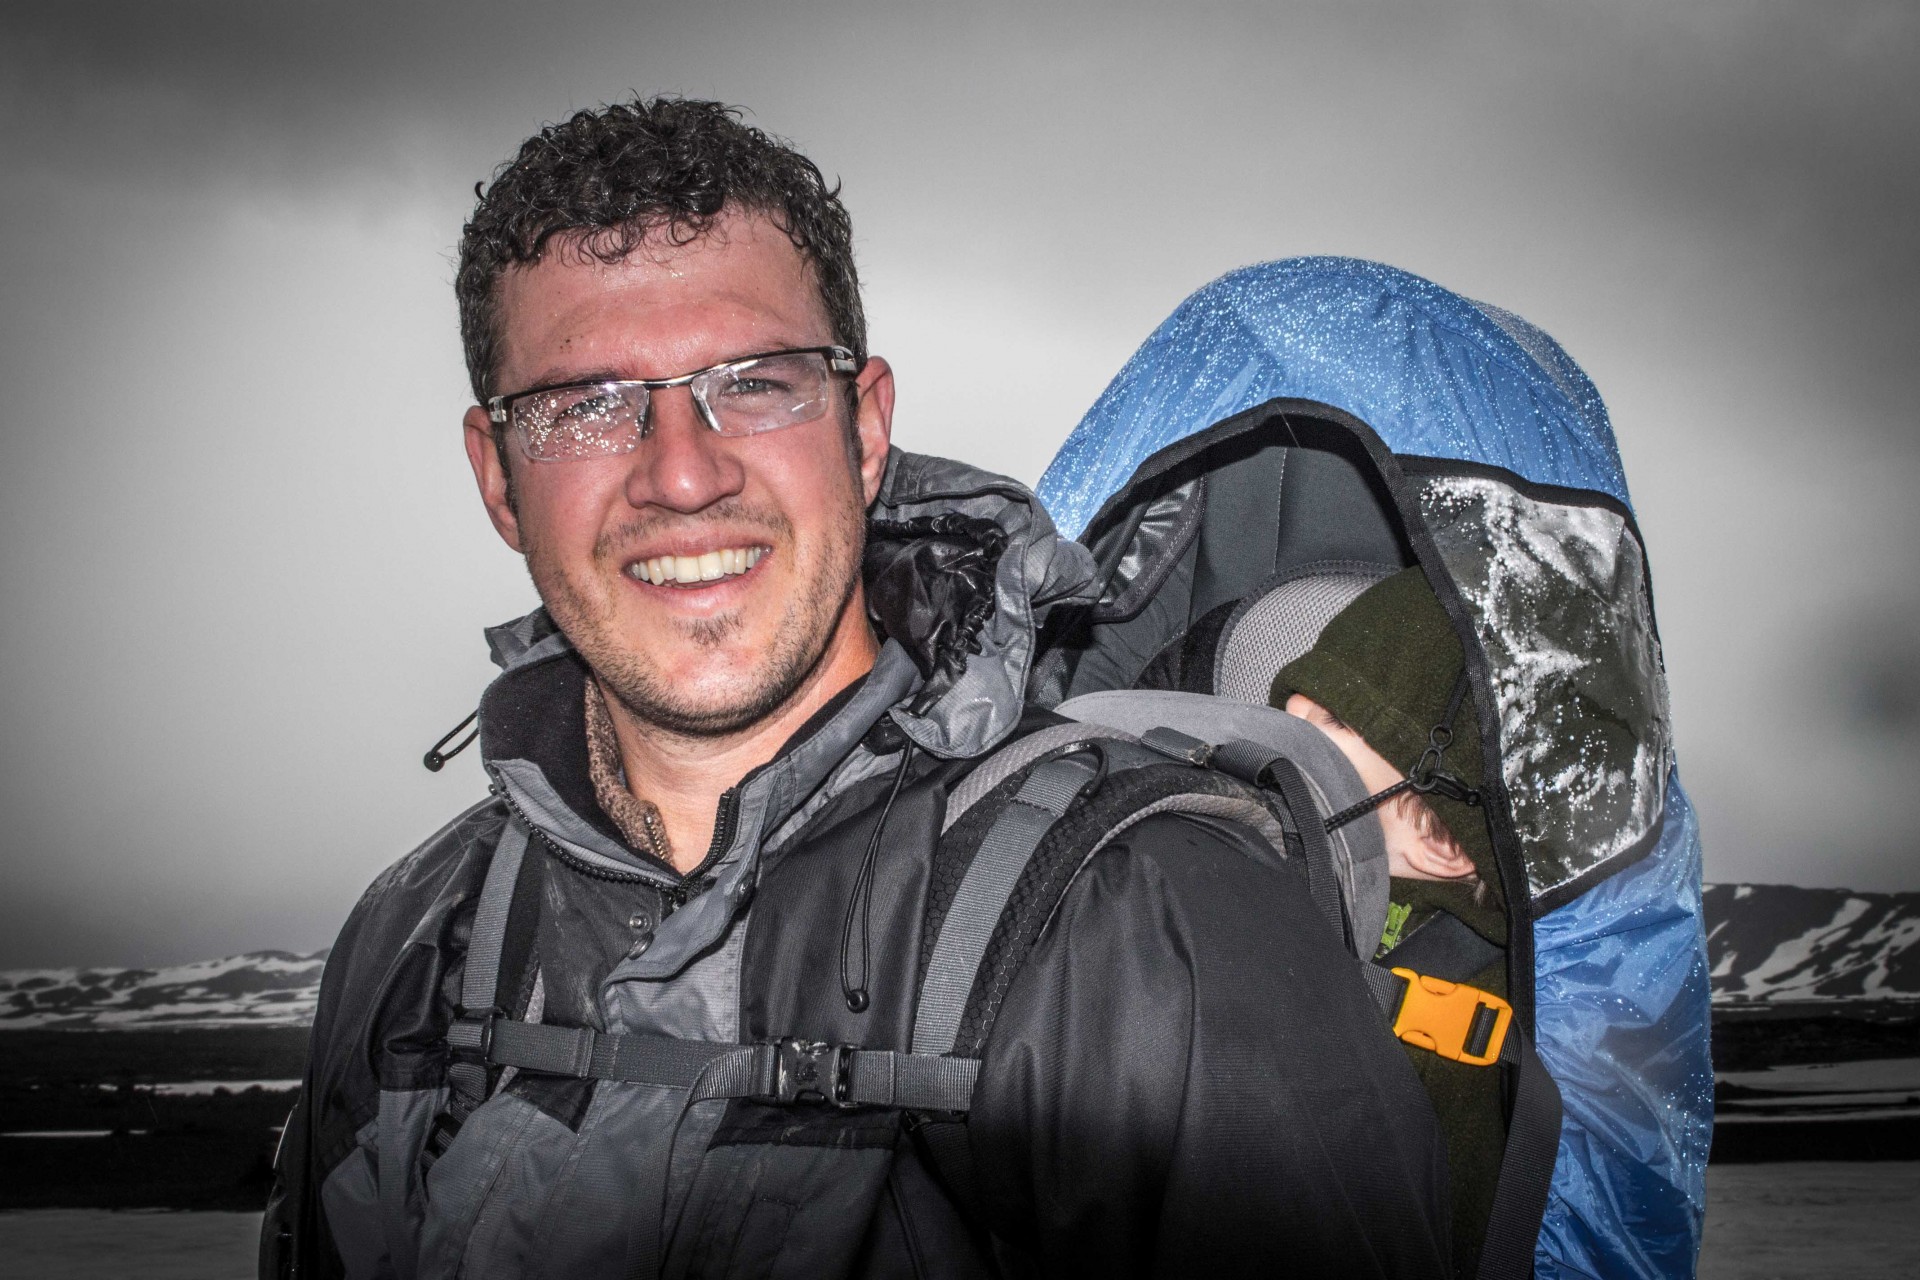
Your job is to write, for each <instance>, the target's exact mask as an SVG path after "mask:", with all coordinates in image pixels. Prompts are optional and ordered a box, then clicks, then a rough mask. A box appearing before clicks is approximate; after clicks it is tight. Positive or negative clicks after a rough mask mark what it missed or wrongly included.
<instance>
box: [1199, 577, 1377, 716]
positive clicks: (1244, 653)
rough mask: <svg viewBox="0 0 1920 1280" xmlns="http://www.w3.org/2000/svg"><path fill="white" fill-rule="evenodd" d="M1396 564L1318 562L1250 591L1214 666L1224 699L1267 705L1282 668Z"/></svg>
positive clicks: (1216, 683) (1223, 634)
mask: <svg viewBox="0 0 1920 1280" xmlns="http://www.w3.org/2000/svg"><path fill="white" fill-rule="evenodd" d="M1396 572H1398V568H1397V566H1394V565H1384V564H1373V563H1371V562H1369V561H1365V560H1317V561H1315V562H1313V563H1312V564H1303V565H1300V566H1298V567H1296V568H1293V569H1287V570H1284V571H1283V572H1281V573H1278V574H1276V575H1274V576H1273V577H1272V578H1269V579H1268V580H1267V581H1265V582H1263V583H1261V584H1260V585H1259V586H1258V587H1256V588H1254V589H1253V590H1252V591H1250V592H1248V593H1247V595H1246V597H1245V598H1244V600H1243V601H1242V602H1241V605H1240V607H1239V608H1238V609H1236V610H1235V611H1234V613H1233V616H1232V617H1230V618H1228V619H1227V625H1226V626H1225V628H1223V629H1222V631H1221V635H1220V647H1219V649H1218V650H1217V651H1216V653H1217V656H1216V657H1215V659H1214V667H1213V687H1214V690H1215V691H1216V692H1217V693H1218V694H1219V695H1220V696H1221V697H1223V698H1231V699H1233V700H1234V701H1235V702H1252V703H1256V704H1258V705H1260V706H1265V705H1266V702H1267V694H1268V692H1269V691H1270V690H1271V689H1272V688H1273V678H1274V677H1275V676H1276V675H1278V674H1280V668H1282V667H1284V666H1286V665H1287V664H1288V663H1289V662H1292V661H1293V660H1294V659H1295V658H1297V657H1299V656H1300V655H1301V654H1303V653H1305V652H1306V651H1307V650H1309V649H1311V648H1313V645H1314V641H1316V640H1318V639H1319V638H1320V632H1321V631H1322V630H1324V629H1325V628H1326V625H1327V624H1328V623H1329V622H1332V621H1333V619H1334V616H1335V615H1336V614H1338V613H1339V612H1340V611H1341V610H1342V609H1345V608H1346V607H1347V606H1348V605H1350V604H1352V603H1353V602H1354V601H1355V600H1357V599H1358V598H1359V597H1360V593H1361V592H1363V591H1365V590H1366V589H1367V588H1368V587H1370V586H1372V585H1373V584H1374V583H1376V582H1378V581H1380V580H1381V579H1382V578H1385V577H1388V576H1390V575H1392V574H1394V573H1396Z"/></svg>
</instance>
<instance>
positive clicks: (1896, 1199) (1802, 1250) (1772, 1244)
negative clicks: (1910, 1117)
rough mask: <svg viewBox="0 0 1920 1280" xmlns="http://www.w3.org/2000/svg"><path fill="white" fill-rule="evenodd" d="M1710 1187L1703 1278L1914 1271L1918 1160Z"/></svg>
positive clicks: (144, 1243) (4, 1230) (115, 1267)
mask: <svg viewBox="0 0 1920 1280" xmlns="http://www.w3.org/2000/svg"><path fill="white" fill-rule="evenodd" d="M1707 1187H1708V1195H1709V1197H1710V1199H1709V1205H1710V1207H1709V1209H1708V1212H1707V1242H1706V1248H1705V1249H1704V1250H1703V1252H1702V1256H1701V1259H1700V1275H1701V1276H1702V1277H1703V1280H1772V1278H1773V1277H1801V1276H1806V1277H1828V1276H1846V1277H1848V1280H1879V1278H1880V1277H1896V1276H1897V1277H1901V1278H1902V1280H1905V1278H1906V1277H1910V1276H1912V1275H1914V1274H1915V1270H1916V1260H1920V1219H1917V1218H1916V1216H1915V1213H1914V1209H1915V1207H1916V1206H1920V1162H1913V1163H1895V1164H1887V1163H1861V1164H1737V1165H1714V1166H1713V1167H1712V1168H1710V1169H1709V1170H1708V1171H1707ZM259 1231H260V1215H259V1214H256V1213H110V1212H107V1211H105V1210H96V1209H43V1210H35V1211H32V1212H26V1213H0V1240H4V1242H5V1244H4V1247H3V1248H0V1280H43V1277H47V1276H61V1277H65V1278H67V1280H109V1278H112V1280H118V1278H119V1277H121V1276H125V1275H128V1274H138V1275H140V1276H142V1277H143V1278H145V1280H247V1278H248V1277H251V1276H252V1275H253V1274H254V1267H255V1253H254V1250H255V1241H256V1240H257V1239H258V1238H259ZM136 1260H137V1263H138V1265H137V1266H130V1264H131V1263H134V1262H135V1261H136Z"/></svg>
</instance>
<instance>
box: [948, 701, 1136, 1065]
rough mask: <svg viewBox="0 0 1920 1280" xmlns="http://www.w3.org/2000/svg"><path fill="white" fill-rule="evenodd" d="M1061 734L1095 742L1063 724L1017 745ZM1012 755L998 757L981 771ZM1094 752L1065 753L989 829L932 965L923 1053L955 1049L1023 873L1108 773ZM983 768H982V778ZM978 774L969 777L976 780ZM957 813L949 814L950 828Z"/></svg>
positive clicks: (1037, 772)
mask: <svg viewBox="0 0 1920 1280" xmlns="http://www.w3.org/2000/svg"><path fill="white" fill-rule="evenodd" d="M1059 729H1070V730H1073V731H1074V736H1071V737H1068V738H1067V739H1066V743H1071V742H1073V741H1075V740H1076V739H1078V740H1084V739H1085V738H1086V737H1087V733H1086V726H1084V725H1078V724H1073V725H1055V726H1053V728H1052V729H1042V730H1041V731H1040V732H1039V733H1035V734H1031V735H1029V736H1028V737H1026V738H1022V739H1021V740H1020V742H1019V743H1016V744H1015V747H1020V746H1022V745H1023V744H1025V743H1028V742H1031V741H1032V740H1033V739H1034V738H1038V737H1042V736H1052V737H1054V738H1058V737H1059V735H1058V734H1057V733H1055V732H1054V731H1055V730H1059ZM1055 745H1065V744H1064V743H1055ZM1009 753H1010V752H1000V753H996V755H995V756H994V757H990V758H989V759H988V761H987V762H986V763H984V764H982V766H981V769H985V768H987V767H988V766H989V765H992V764H993V763H994V761H995V760H997V759H998V757H999V756H1000V755H1005V754H1009ZM1089 754H1091V753H1082V754H1073V755H1066V756H1060V757H1058V758H1056V759H1053V760H1048V761H1046V762H1045V763H1043V764H1041V765H1040V766H1039V767H1037V768H1036V769H1034V771H1033V772H1032V773H1031V774H1029V775H1028V776H1027V780H1026V781H1025V782H1024V783H1022V784H1021V787H1020V790H1019V791H1018V792H1017V793H1016V794H1015V795H1014V797H1013V800H1012V802H1011V803H1010V804H1008V805H1007V807H1006V808H1005V809H1003V810H1002V811H1001V812H1000V816H999V817H998V818H996V819H995V820H994V823H993V826H992V827H990V828H989V829H988V831H987V836H986V839H985V840H983V841H982V842H981V844H980V851H979V852H978V853H976V854H975V855H974V857H973V861H972V862H971V863H969V864H968V866H967V872H966V875H965V876H963V877H962V878H961V881H960V888H959V890H958V891H957V892H956V893H955V894H954V898H953V904H952V905H951V906H950V907H948V909H947V917H946V919H945V921H943V922H942V924H941V926H940V936H939V939H938V940H937V941H936V942H935V943H934V947H933V957H932V959H931V960H930V961H929V962H928V964H927V974H926V978H925V979H924V980H923V981H922V983H921V986H920V999H919V1002H918V1005H917V1007H916V1008H915V1011H914V1016H913V1051H914V1052H915V1053H951V1052H953V1044H954V1038H955V1036H956V1035H957V1034H958V1033H959V1030H960V1017H961V1015H962V1014H963V1013H964V1012H965V1011H966V1007H967V996H968V995H969V994H971V993H972V991H973V983H974V979H975V978H976V977H977V976H978V975H979V972H980V960H981V957H982V956H984V955H985V954H986V951H987V942H988V941H989V940H990V939H991V938H992V937H993V930H994V926H995V925H997V924H999V923H1000V915H1001V912H1003V911H1004V910H1006V906H1007V899H1008V898H1009V897H1010V896H1011V895H1012V893H1013V887H1014V885H1015V884H1016V883H1018V882H1019V879H1020V873H1021V872H1022V871H1024V870H1025V869H1026V866H1027V861H1028V860H1029V859H1030V858H1032V857H1033V851H1034V850H1035V849H1038V848H1039V847H1040V841H1041V840H1043V839H1045V837H1046V834H1047V832H1048V831H1049V830H1051V829H1052V827H1053V824H1054V823H1055V822H1058V821H1059V820H1060V817H1061V815H1062V814H1064V813H1066V811H1067V809H1068V807H1069V806H1070V805H1072V804H1073V802H1074V801H1075V800H1077V799H1079V797H1080V793H1081V792H1083V791H1085V790H1086V789H1087V784H1088V783H1090V782H1092V781H1093V780H1094V778H1095V777H1097V776H1098V775H1099V773H1100V772H1102V771H1103V769H1104V764H1103V762H1096V760H1095V759H1089V758H1087V757H1088V755H1089ZM1031 758H1032V757H1031V756H1030V757H1029V759H1031ZM980 771H981V770H980V769H976V770H975V771H974V774H978V773H979V772H980ZM1012 772H1013V771H1012V770H1011V769H1009V770H1007V771H1006V772H1005V773H1003V774H1002V775H1001V777H1002V778H1003V779H1004V778H1005V777H1007V776H1010V775H1011V773H1012ZM972 776H973V775H969V777H968V781H971V780H972ZM991 789H992V788H991V787H989V788H988V790H991ZM980 794H981V795H984V794H986V792H985V791H982V792H981V793H980ZM976 799H977V797H976ZM954 816H955V815H951V814H950V815H949V823H951V821H952V818H953V817H954Z"/></svg>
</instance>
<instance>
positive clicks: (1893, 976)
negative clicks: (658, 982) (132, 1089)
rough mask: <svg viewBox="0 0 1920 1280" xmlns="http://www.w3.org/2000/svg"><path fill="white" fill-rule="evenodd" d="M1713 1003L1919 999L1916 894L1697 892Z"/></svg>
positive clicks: (192, 996) (98, 974) (251, 1006)
mask: <svg viewBox="0 0 1920 1280" xmlns="http://www.w3.org/2000/svg"><path fill="white" fill-rule="evenodd" d="M1706 913H1707V951H1708V957H1709V960H1710V961H1711V963H1712V966H1713V998H1714V1002H1715V1003H1716V1004H1719V1005H1721V1006H1722V1007H1726V1008H1735V1007H1740V1006H1750V1005H1755V1004H1764V1003H1769V1002H1783V1001H1802V1000H1813V1001H1834V1002H1864V1001H1875V1000H1914V1001H1920V893H1853V892H1851V891H1850V890H1846V889H1801V888H1796V887H1794V886H1792V885H1769V884H1717V885H1708V886H1707V891H1706ZM326 958H327V953H326V952H324V951H316V952H314V953H313V954H311V955H293V954H290V953H288V952H285V951H255V952H253V953H251V954H249V955H244V956H229V957H227V958H226V959H224V960H205V961H201V962H200V963H198V964H183V965H175V966H173V967H171V968H166V969H16V970H13V971H11V972H0V1031H4V1030H8V1029H16V1028H29V1027H61V1028H67V1027H72V1028H87V1027H93V1028H100V1029H111V1028H132V1027H171V1026H201V1027H220V1026H227V1027H234V1026H304V1025H306V1024H307V1023H308V1022H310V1021H311V1020H312V1018H313V1008H314V1003H315V1001H316V1000H317V999H318V997H319V994H320V970H321V967H322V965H323V963H324V962H325V960H326Z"/></svg>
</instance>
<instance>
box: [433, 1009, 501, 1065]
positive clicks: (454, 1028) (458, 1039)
mask: <svg viewBox="0 0 1920 1280" xmlns="http://www.w3.org/2000/svg"><path fill="white" fill-rule="evenodd" d="M506 1016H507V1011H506V1010H505V1009H502V1008H501V1007H500V1006H499V1005H494V1006H493V1007H492V1008H490V1009H468V1008H466V1007H465V1006H461V1007H458V1008H456V1009H455V1010H454V1011H453V1022H452V1023H451V1024H449V1025H448V1027H447V1052H448V1054H449V1055H450V1056H451V1057H454V1058H458V1059H462V1060H464V1061H468V1062H479V1063H482V1064H485V1063H486V1061H487V1056H488V1055H489V1054H490V1053H492V1052H493V1026H494V1023H496V1022H498V1021H499V1020H500V1019H502V1018H504V1017H506Z"/></svg>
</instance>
